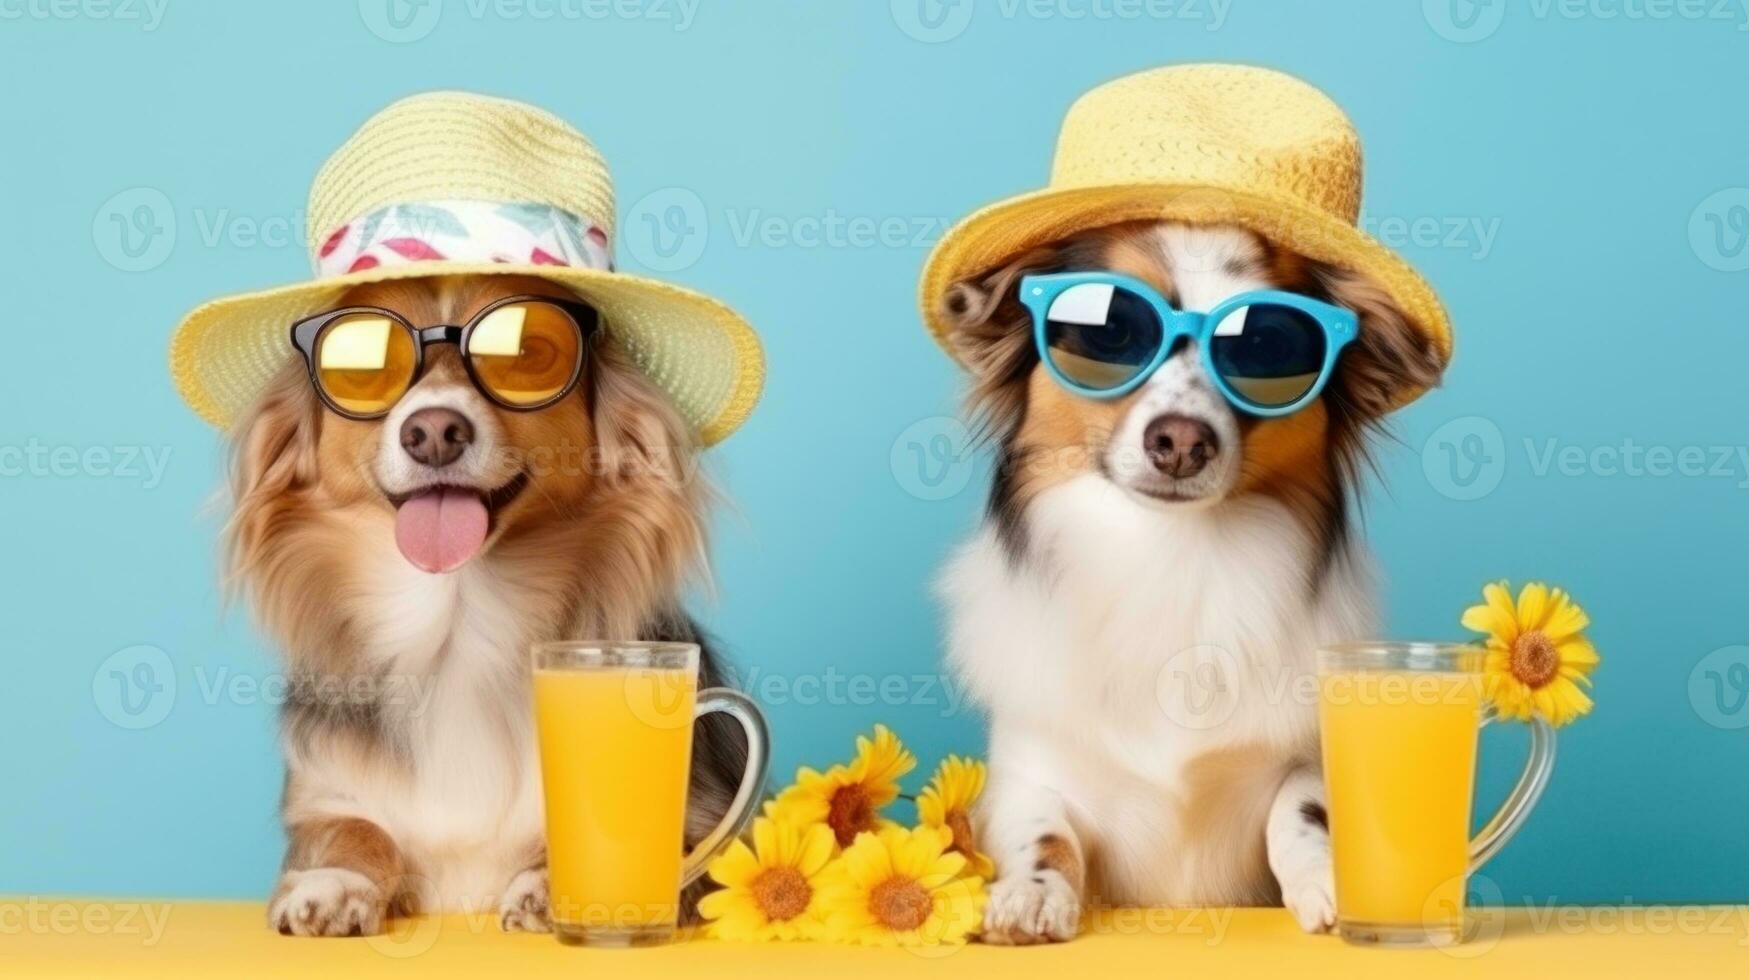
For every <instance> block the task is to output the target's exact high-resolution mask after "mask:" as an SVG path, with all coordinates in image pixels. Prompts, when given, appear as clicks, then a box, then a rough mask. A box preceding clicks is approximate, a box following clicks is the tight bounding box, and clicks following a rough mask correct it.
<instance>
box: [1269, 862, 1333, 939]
mask: <svg viewBox="0 0 1749 980" xmlns="http://www.w3.org/2000/svg"><path fill="white" fill-rule="evenodd" d="M1281 903H1282V904H1283V905H1285V906H1287V910H1288V911H1289V912H1292V913H1293V916H1294V919H1295V920H1296V921H1298V922H1299V924H1300V928H1301V929H1304V930H1306V931H1307V932H1312V933H1318V932H1329V931H1330V930H1331V929H1332V928H1334V927H1335V925H1336V882H1335V880H1334V879H1333V878H1332V876H1331V872H1330V866H1329V865H1325V866H1324V867H1323V868H1322V869H1321V870H1319V871H1316V872H1313V873H1309V874H1306V875H1303V876H1301V877H1300V878H1299V879H1297V880H1295V881H1292V882H1283V883H1282V886H1281Z"/></svg>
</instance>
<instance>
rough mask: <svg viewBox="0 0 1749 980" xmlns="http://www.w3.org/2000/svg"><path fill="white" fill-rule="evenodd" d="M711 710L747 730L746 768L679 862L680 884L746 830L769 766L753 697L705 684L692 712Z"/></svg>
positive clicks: (766, 736)
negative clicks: (719, 815)
mask: <svg viewBox="0 0 1749 980" xmlns="http://www.w3.org/2000/svg"><path fill="white" fill-rule="evenodd" d="M713 711H721V712H722V713H723V714H726V715H728V716H729V717H731V718H733V719H735V720H736V721H738V722H740V723H741V730H742V731H744V732H746V733H747V770H746V772H744V773H742V774H741V786H740V788H739V789H737V790H736V791H735V799H734V802H732V803H730V804H729V810H728V812H727V813H725V814H723V819H722V820H720V821H718V822H717V825H716V826H715V827H713V828H711V832H710V833H708V834H706V835H704V837H703V838H702V839H700V840H699V842H698V843H697V844H696V845H694V847H693V848H692V852H691V853H689V854H687V855H686V859H685V860H684V861H682V862H681V865H680V887H682V888H685V887H686V886H687V885H690V884H692V883H693V882H695V881H697V880H698V879H699V878H700V877H701V876H703V875H704V872H705V868H706V867H708V866H709V865H710V862H711V859H712V858H714V857H716V856H717V855H718V854H721V853H722V852H723V850H724V849H725V848H727V847H728V846H729V844H730V843H731V842H733V841H734V840H735V839H736V838H738V837H740V836H741V835H742V834H744V833H746V832H747V825H748V824H751V823H752V822H753V817H754V814H755V813H757V812H758V811H757V809H756V807H755V806H754V804H756V803H757V802H759V791H760V788H761V787H763V786H764V785H765V775H766V770H767V769H769V768H770V767H771V732H770V730H769V729H768V728H767V727H766V725H765V714H764V713H763V712H761V711H760V710H759V705H757V704H754V703H753V699H752V698H750V697H748V696H747V695H745V694H742V693H741V692H740V691H736V690H732V689H730V688H726V687H708V688H705V689H704V690H702V691H700V692H698V701H697V704H696V706H695V707H694V708H693V712H692V716H693V718H694V719H697V718H701V717H703V716H704V715H707V714H709V713H711V712H713Z"/></svg>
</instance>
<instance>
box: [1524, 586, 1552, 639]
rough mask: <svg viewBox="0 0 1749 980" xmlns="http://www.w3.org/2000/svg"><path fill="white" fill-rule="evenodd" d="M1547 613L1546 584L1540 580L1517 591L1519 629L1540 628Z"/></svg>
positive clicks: (1547, 597) (1547, 588) (1547, 592)
mask: <svg viewBox="0 0 1749 980" xmlns="http://www.w3.org/2000/svg"><path fill="white" fill-rule="evenodd" d="M1548 613H1549V587H1548V586H1546V585H1544V584H1542V583H1541V582H1532V583H1530V584H1529V585H1527V586H1525V587H1524V591H1522V592H1520V593H1518V628H1519V629H1520V630H1521V631H1529V630H1540V629H1542V628H1543V623H1544V622H1545V621H1546V620H1547V619H1548Z"/></svg>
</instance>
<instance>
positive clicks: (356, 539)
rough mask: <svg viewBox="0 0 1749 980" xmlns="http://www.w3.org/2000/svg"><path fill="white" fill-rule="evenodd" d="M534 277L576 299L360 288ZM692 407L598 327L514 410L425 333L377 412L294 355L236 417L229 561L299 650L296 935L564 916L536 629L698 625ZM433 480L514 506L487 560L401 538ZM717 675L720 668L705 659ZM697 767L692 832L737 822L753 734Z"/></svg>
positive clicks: (458, 299)
mask: <svg viewBox="0 0 1749 980" xmlns="http://www.w3.org/2000/svg"><path fill="white" fill-rule="evenodd" d="M511 294H543V295H554V296H561V297H562V296H565V295H566V294H565V293H564V292H563V291H562V290H560V289H558V287H555V286H553V285H550V284H548V283H545V282H543V281H541V280H538V279H524V278H517V277H509V276H480V277H468V278H449V279H422V280H413V279H408V280H401V281H392V282H384V283H379V284H374V285H366V286H361V287H358V288H356V289H354V290H353V291H351V292H350V293H348V294H347V295H346V296H344V297H341V298H340V299H339V300H338V301H337V302H336V304H335V305H336V306H351V305H371V306H380V307H386V308H389V309H392V310H395V311H398V312H400V313H401V314H403V315H405V316H406V317H407V318H408V319H409V321H410V322H412V323H413V324H415V325H419V326H424V325H430V324H439V323H449V324H457V323H464V322H466V321H467V319H468V318H469V316H470V315H472V314H473V313H474V312H475V311H476V310H478V309H480V308H482V307H483V306H485V305H486V304H488V303H490V302H492V301H493V300H495V299H498V298H501V297H504V296H507V295H511ZM434 406H435V407H440V408H445V409H448V410H450V411H453V412H456V413H460V415H461V416H463V417H464V418H465V419H466V420H467V422H468V423H469V424H470V426H471V428H472V430H473V432H472V438H471V441H470V442H469V443H468V444H467V445H466V446H465V449H464V450H463V452H462V453H461V455H460V457H459V458H457V459H455V460H454V461H453V462H449V463H447V464H445V465H442V466H432V465H427V464H426V463H422V462H420V461H418V460H417V459H414V458H412V456H411V454H410V453H409V452H408V451H406V450H404V449H403V447H402V444H401V439H400V437H399V434H400V432H401V428H402V426H403V424H404V423H405V421H406V420H407V418H408V417H409V415H411V414H412V413H413V412H415V411H417V410H420V409H424V408H430V407H434ZM694 451H695V450H694V445H693V441H692V438H691V437H690V436H689V435H688V431H687V428H686V426H685V425H684V423H683V422H682V420H681V419H680V417H679V415H678V414H677V413H676V411H675V409H674V407H673V406H672V405H671V404H670V403H669V402H668V401H667V400H666V398H665V397H664V396H663V395H662V394H661V393H660V392H659V391H658V390H657V389H656V388H655V387H654V386H652V385H651V383H650V382H649V381H648V380H647V379H646V378H645V377H644V376H643V375H642V374H641V373H640V372H639V371H638V369H637V368H636V367H634V366H633V365H632V364H631V363H630V361H629V360H628V359H627V357H626V356H625V354H624V353H623V352H622V351H621V350H620V349H619V348H618V347H617V346H615V344H614V343H613V342H612V341H611V339H609V338H608V337H607V336H604V335H602V334H600V333H599V332H598V333H597V334H596V335H595V336H593V337H592V338H591V343H590V349H589V352H588V357H587V364H586V367H585V374H584V377H583V379H582V381H581V383H580V384H579V385H578V388H577V390H576V391H575V392H574V393H572V394H571V395H569V396H568V397H566V398H565V399H564V400H563V401H562V402H561V403H559V404H556V405H554V406H551V407H549V408H546V409H543V410H540V411H536V412H527V413H518V412H508V411H504V410H502V409H500V408H498V407H496V406H495V405H493V404H492V403H490V402H489V401H487V400H486V399H485V398H484V397H483V396H481V395H480V393H479V392H478V391H477V390H475V389H474V387H473V386H472V385H471V384H470V383H469V382H468V380H467V378H466V376H465V374H464V372H463V369H462V366H461V363H460V360H459V355H458V353H457V351H456V349H455V348H454V346H453V345H436V346H434V347H431V348H428V349H427V352H426V369H425V372H424V375H423V376H422V378H421V379H420V380H419V381H418V383H417V385H415V386H414V387H413V389H412V390H411V391H409V392H408V393H407V395H406V396H405V397H404V398H402V399H401V401H400V402H399V403H398V404H396V406H395V407H394V409H393V411H392V412H391V413H390V414H389V415H388V416H387V417H386V418H384V419H381V420H378V421H368V422H360V421H352V420H348V419H346V418H343V417H341V416H339V415H336V414H334V413H332V412H329V411H326V410H325V409H324V408H323V407H322V405H321V403H320V402H319V400H318V398H317V396H316V394H315V392H314V391H313V390H312V388H311V384H310V381H309V379H308V377H307V376H306V373H305V371H304V368H303V365H302V362H301V361H294V359H292V358H290V357H288V359H287V363H286V365H285V368H284V369H283V370H282V371H280V372H279V374H278V375H277V376H276V377H275V378H274V379H273V381H272V382H271V384H270V385H269V386H268V388H267V390H266V391H265V392H264V393H263V394H262V395H261V396H260V398H259V399H258V401H257V402H256V404H255V405H254V407H253V409H252V410H251V411H250V412H249V413H248V415H247V417H246V418H244V419H243V420H242V421H241V423H240V425H239V427H238V428H237V430H236V435H235V449H234V458H233V465H232V473H231V490H232V493H233V498H234V507H235V510H234V515H233V517H232V519H231V522H230V524H229V527H228V528H227V541H228V557H229V570H230V574H231V576H232V577H233V580H234V582H235V583H236V584H237V585H239V586H240V587H241V588H242V589H243V590H245V591H246V592H247V594H248V596H249V598H250V599H251V600H252V604H253V606H254V609H255V612H256V614H257V617H258V618H259V620H260V622H261V623H262V624H263V625H264V627H265V628H266V629H267V631H268V632H269V633H270V634H271V635H272V637H273V638H274V640H276V641H277V643H278V645H279V646H280V647H281V649H282V650H283V652H284V656H285V658H286V661H287V665H288V671H289V676H290V679H291V683H290V685H289V687H290V691H291V694H292V696H291V697H290V698H289V699H288V702H287V703H286V705H285V707H284V710H283V715H282V737H283V743H284V750H285V755H286V766H287V773H286V782H285V795H284V801H283V810H282V817H283V819H284V822H285V831H286V835H287V837H288V846H287V849H286V854H285V862H284V866H283V869H282V872H281V875H280V878H279V884H278V886H277V887H276V888H275V889H274V892H273V896H272V899H271V901H270V903H269V907H268V919H269V923H270V925H271V926H273V927H274V928H276V929H278V930H279V931H280V932H283V933H287V934H296V935H349V934H350V935H358V934H370V933H375V932H379V931H380V930H382V929H383V927H384V920H385V917H386V916H387V915H389V914H395V913H401V912H414V911H422V912H476V913H477V912H495V913H496V914H498V915H499V916H500V918H501V922H502V924H503V926H504V928H506V929H528V930H544V929H546V928H548V915H547V911H548V899H547V883H546V869H545V854H544V844H543V827H542V822H543V818H542V810H541V799H540V785H539V771H538V768H537V759H536V752H535V746H534V739H533V727H532V723H531V718H530V704H529V702H530V699H529V693H528V689H529V668H528V664H527V657H528V650H529V647H530V644H532V643H534V642H536V641H540V640H551V639H561V638H583V637H593V638H609V639H614V638H619V639H632V638H642V639H677V640H678V639H684V640H697V639H698V634H697V631H696V629H695V628H694V626H693V624H692V623H691V621H690V620H689V619H688V618H687V617H686V615H685V613H683V612H682V610H681V608H680V592H681V589H682V586H683V583H685V582H686V580H687V579H688V578H689V577H690V576H692V575H693V574H695V573H698V572H700V571H701V570H702V569H703V563H704V547H705V542H704V533H703V527H702V523H701V515H702V512H703V509H704V507H705V503H706V498H707V491H706V490H705V488H704V487H703V486H702V485H701V484H700V483H699V482H698V481H697V480H696V479H694V478H692V477H693V473H694ZM434 484H443V485H447V486H457V485H460V486H466V487H471V488H474V489H476V490H478V491H479V492H480V493H481V494H482V495H484V496H485V498H486V499H487V501H488V505H489V507H490V509H491V517H490V525H489V528H490V530H489V536H488V537H487V539H486V542H485V544H484V547H483V548H482V550H481V551H480V552H479V554H478V555H477V557H474V558H473V559H472V560H471V561H469V562H467V563H466V564H465V565H463V566H462V567H461V568H459V569H457V570H455V571H454V572H452V573H450V574H444V575H439V574H429V573H427V572H423V571H420V570H419V569H418V568H415V567H414V566H413V565H412V564H411V563H410V562H409V561H408V560H407V559H406V558H404V557H403V556H402V554H401V553H399V551H398V550H397V547H396V540H395V532H394V522H395V504H394V502H393V501H394V500H396V499H399V498H400V497H402V496H404V495H406V494H408V493H410V492H413V491H416V490H419V489H421V488H424V487H428V486H431V485H434ZM703 670H704V676H703V677H702V678H701V683H702V684H705V685H711V684H716V683H720V681H719V680H718V679H717V678H716V676H715V672H714V668H713V666H712V665H711V664H710V663H709V658H708V654H707V657H706V663H705V665H704V667H703ZM701 726H702V727H701V731H700V734H699V736H698V739H697V746H696V749H695V752H694V760H693V790H692V800H693V803H694V809H693V812H692V813H691V814H690V815H689V833H690V834H691V835H693V836H697V835H699V834H701V833H702V832H703V831H704V830H706V829H708V828H709V827H710V826H711V825H713V824H714V823H715V822H716V819H717V817H718V816H719V815H720V814H721V813H722V811H723V810H724V809H725V808H726V806H727V803H728V800H729V799H730V798H731V797H732V795H733V793H734V788H735V783H736V781H737V780H738V778H739V774H740V772H741V766H742V759H743V758H744V752H745V746H744V744H743V743H742V742H741V740H740V735H739V733H738V731H737V730H736V729H735V727H734V725H733V724H732V723H728V722H721V719H712V718H710V717H708V716H707V718H706V719H705V721H704V722H702V723H701Z"/></svg>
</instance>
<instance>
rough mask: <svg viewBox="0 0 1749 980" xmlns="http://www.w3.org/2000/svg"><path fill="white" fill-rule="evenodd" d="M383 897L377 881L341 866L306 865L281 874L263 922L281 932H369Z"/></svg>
mask: <svg viewBox="0 0 1749 980" xmlns="http://www.w3.org/2000/svg"><path fill="white" fill-rule="evenodd" d="M387 909H388V902H387V900H386V899H385V898H384V897H383V892H382V889H380V888H378V887H377V886H376V883H375V882H373V881H371V880H370V879H369V878H366V877H365V876H364V875H361V874H359V873H358V872H356V871H348V870H346V869H345V868H311V869H309V870H307V871H287V872H286V873H285V874H283V875H281V876H280V879H279V887H278V888H277V889H275V890H274V893H273V900H272V901H270V902H268V903H267V924H268V925H270V926H272V927H273V928H275V929H278V930H279V932H280V934H281V935H285V936H374V935H376V934H377V933H380V932H382V931H383V917H384V914H385V913H386V912H387Z"/></svg>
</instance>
